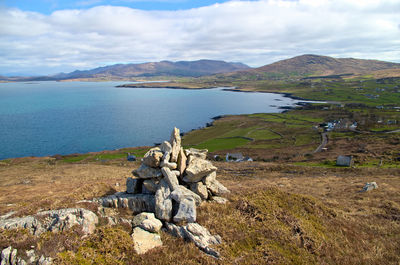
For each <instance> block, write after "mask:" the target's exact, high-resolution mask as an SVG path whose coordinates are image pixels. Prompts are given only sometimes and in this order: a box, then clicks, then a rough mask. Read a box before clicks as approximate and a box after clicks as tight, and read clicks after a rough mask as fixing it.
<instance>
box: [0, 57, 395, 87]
mask: <svg viewBox="0 0 400 265" xmlns="http://www.w3.org/2000/svg"><path fill="white" fill-rule="evenodd" d="M371 73H379V75H385V74H389V75H396V76H397V75H399V76H400V64H399V63H391V62H384V61H377V60H363V59H353V58H332V57H328V56H320V55H312V54H306V55H301V56H296V57H293V58H290V59H286V60H281V61H278V62H275V63H272V64H268V65H265V66H262V67H258V68H250V67H249V66H247V65H245V64H243V63H231V62H224V61H215V60H198V61H179V62H170V61H161V62H151V63H141V64H115V65H110V66H104V67H99V68H95V69H91V70H84V71H79V70H77V71H74V72H71V73H61V74H56V75H51V76H40V77H14V78H10V77H4V76H0V81H2V80H3V81H45V80H128V79H140V78H145V77H166V76H167V77H201V76H212V75H216V76H215V78H217V79H219V78H224V79H229V80H235V79H284V78H292V77H297V78H298V77H300V78H313V77H321V76H322V77H324V76H325V77H326V76H334V75H339V76H340V75H363V74H371Z"/></svg>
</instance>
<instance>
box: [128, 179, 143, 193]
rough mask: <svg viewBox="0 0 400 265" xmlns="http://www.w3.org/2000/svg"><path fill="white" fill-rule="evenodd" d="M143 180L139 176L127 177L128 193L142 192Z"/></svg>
mask: <svg viewBox="0 0 400 265" xmlns="http://www.w3.org/2000/svg"><path fill="white" fill-rule="evenodd" d="M141 181H142V179H138V178H131V177H129V178H127V179H126V193H130V194H136V193H140V188H141V185H142V184H141Z"/></svg>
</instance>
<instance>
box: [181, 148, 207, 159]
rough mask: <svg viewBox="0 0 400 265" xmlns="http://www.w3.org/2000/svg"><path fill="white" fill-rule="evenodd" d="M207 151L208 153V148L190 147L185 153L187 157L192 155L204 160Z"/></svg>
mask: <svg viewBox="0 0 400 265" xmlns="http://www.w3.org/2000/svg"><path fill="white" fill-rule="evenodd" d="M207 153H208V150H207V149H196V148H189V149H186V150H185V154H186V156H187V157H189V156H192V157H196V158H200V159H203V160H205V159H206V158H207Z"/></svg>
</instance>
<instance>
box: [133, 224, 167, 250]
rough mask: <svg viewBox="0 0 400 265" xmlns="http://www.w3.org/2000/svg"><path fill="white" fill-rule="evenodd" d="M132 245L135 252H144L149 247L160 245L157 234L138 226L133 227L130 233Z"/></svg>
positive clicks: (159, 238)
mask: <svg viewBox="0 0 400 265" xmlns="http://www.w3.org/2000/svg"><path fill="white" fill-rule="evenodd" d="M132 240H133V247H134V249H135V251H136V253H137V254H139V255H140V254H144V253H146V252H147V251H149V250H150V249H153V248H156V247H160V246H162V241H161V237H160V235H159V234H155V233H150V232H147V231H146V230H143V229H142V228H140V227H135V228H134V229H133V233H132Z"/></svg>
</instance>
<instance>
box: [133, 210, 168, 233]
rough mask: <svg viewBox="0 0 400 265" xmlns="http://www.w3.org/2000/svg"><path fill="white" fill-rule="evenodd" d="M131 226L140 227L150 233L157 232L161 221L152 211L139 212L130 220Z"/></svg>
mask: <svg viewBox="0 0 400 265" xmlns="http://www.w3.org/2000/svg"><path fill="white" fill-rule="evenodd" d="M132 226H133V227H140V228H142V229H144V230H146V231H148V232H151V233H158V232H160V230H161V227H162V223H161V221H160V220H158V219H157V218H156V217H155V216H154V213H145V212H143V213H140V214H138V215H136V216H135V217H134V218H133V220H132Z"/></svg>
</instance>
